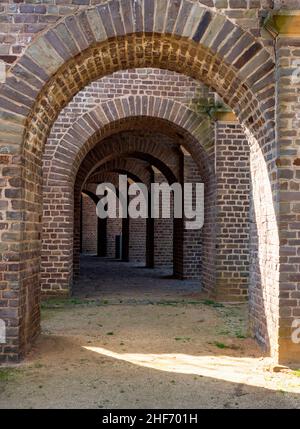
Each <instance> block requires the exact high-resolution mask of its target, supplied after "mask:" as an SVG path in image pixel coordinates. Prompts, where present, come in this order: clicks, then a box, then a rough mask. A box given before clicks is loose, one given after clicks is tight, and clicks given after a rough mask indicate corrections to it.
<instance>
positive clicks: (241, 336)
mask: <svg viewBox="0 0 300 429" xmlns="http://www.w3.org/2000/svg"><path fill="white" fill-rule="evenodd" d="M235 336H236V338H239V339H241V340H243V339H245V338H247V337H246V335H244V334H243V333H242V332H236V333H235Z"/></svg>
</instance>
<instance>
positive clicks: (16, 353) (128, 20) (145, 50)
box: [0, 0, 279, 360]
mask: <svg viewBox="0 0 300 429" xmlns="http://www.w3.org/2000/svg"><path fill="white" fill-rule="evenodd" d="M163 5H164V3H163V2H161V1H154V0H147V2H136V1H134V0H126V1H123V0H120V1H117V0H112V1H108V2H104V3H102V4H101V5H99V6H96V7H94V8H91V9H87V10H85V11H82V12H80V13H78V14H76V15H74V16H68V17H66V18H63V19H62V20H61V21H59V22H58V23H57V24H56V25H55V26H53V28H51V29H50V30H47V31H46V32H45V33H44V34H42V35H40V36H38V37H37V38H36V39H35V40H34V41H33V42H32V44H31V45H30V46H29V47H28V48H27V49H26V51H25V53H24V55H23V56H22V57H21V58H20V60H18V61H17V63H16V64H15V65H14V66H13V67H12V69H11V70H10V71H9V74H8V76H7V81H6V83H5V84H3V85H2V86H1V88H0V100H1V105H2V109H1V112H0V117H1V121H3V122H2V123H1V124H3V125H1V128H0V141H1V142H2V144H3V146H4V149H3V150H4V151H6V155H5V158H3V162H4V163H5V165H4V167H3V169H2V174H3V180H4V182H5V184H6V185H7V186H8V187H10V186H12V187H13V189H12V190H11V189H9V190H8V192H7V193H5V203H6V204H7V205H9V207H10V208H11V209H12V210H13V212H14V215H13V216H12V218H10V219H8V227H7V229H6V230H5V232H1V240H2V242H3V248H4V254H5V261H6V262H5V264H3V267H2V273H3V279H4V282H5V290H7V291H10V290H11V287H12V286H14V285H15V283H17V284H18V286H19V294H18V297H17V298H16V302H15V303H13V304H14V305H13V308H12V309H10V311H8V312H5V314H8V316H5V317H4V318H5V320H6V321H7V324H8V326H9V327H12V328H13V327H15V326H17V327H18V328H17V331H18V332H17V334H16V333H15V330H14V329H11V334H9V336H8V344H7V345H6V347H5V350H4V348H3V347H2V348H1V356H3V357H1V358H2V359H4V360H7V359H19V358H20V357H21V356H22V355H23V354H24V352H25V351H26V348H27V347H28V346H29V344H30V342H31V341H32V340H33V339H34V337H35V336H36V335H37V333H38V332H39V292H38V289H39V268H38V267H39V258H40V221H41V177H42V174H41V164H42V162H41V159H42V152H43V147H44V144H45V142H46V139H47V136H48V134H49V130H50V128H51V126H52V124H53V122H54V120H55V119H56V117H57V116H58V114H59V112H60V110H61V109H62V108H63V107H64V106H65V105H66V104H67V103H68V102H69V100H70V99H71V98H72V97H73V95H74V94H76V93H77V92H78V91H79V90H80V89H81V88H83V87H84V86H85V85H86V84H87V83H89V82H91V81H92V80H95V79H98V78H100V77H101V76H104V75H106V74H110V73H112V72H113V71H115V70H120V69H125V68H132V67H141V66H142V67H160V68H165V69H170V70H174V71H177V72H179V73H185V74H187V75H189V76H191V77H194V78H196V79H199V80H201V81H203V82H204V83H206V84H207V85H209V86H211V87H212V88H213V89H214V90H215V91H216V92H217V93H218V94H219V95H220V96H221V97H222V98H223V99H224V101H225V102H226V103H227V104H228V105H229V106H230V107H231V108H232V109H233V110H234V111H235V112H236V114H237V116H238V118H239V120H240V122H241V123H242V124H243V125H245V126H246V127H247V131H248V135H249V142H250V144H251V147H252V154H253V172H254V173H255V174H253V189H254V195H255V203H256V207H255V216H256V220H257V225H258V230H257V237H258V238H257V240H258V244H259V251H258V252H256V254H255V255H254V258H253V264H252V267H253V276H252V278H253V279H254V280H253V281H254V283H255V285H256V286H257V287H255V292H254V293H255V294H256V293H257V290H259V291H260V292H259V293H260V295H261V297H260V298H261V299H262V302H263V305H262V310H261V311H264V312H266V313H267V320H268V325H269V326H268V335H269V337H270V345H271V348H272V353H273V355H274V356H278V314H279V308H278V305H279V304H278V295H279V293H278V280H279V275H278V240H277V236H278V232H277V224H276V217H275V211H274V207H273V200H272V195H273V194H272V191H274V194H275V192H276V186H274V187H272V186H271V182H272V184H275V185H276V179H277V177H276V165H275V157H276V154H275V153H274V150H273V149H274V144H273V143H274V122H273V121H274V102H273V97H274V78H273V71H274V64H273V61H272V60H271V59H270V58H269V53H268V52H267V51H266V50H265V49H264V48H263V46H262V45H261V43H260V42H259V41H258V40H257V39H255V37H254V36H253V35H251V34H250V33H248V32H246V31H244V30H242V29H241V28H240V27H238V26H236V25H235V24H233V23H232V22H231V21H230V20H229V19H228V18H226V17H225V16H223V15H219V14H218V13H216V12H215V11H212V10H211V9H210V8H206V7H203V6H201V5H199V4H198V3H197V2H194V3H193V2H189V1H188V0H183V1H181V2H177V1H175V0H174V1H173V0H172V1H170V2H169V4H168V8H166V9H165V8H164V7H163ZM139 109H142V107H139ZM140 111H142V110H140ZM100 124H101V123H100ZM100 124H99V125H100ZM272 150H273V152H272ZM266 160H267V163H266ZM7 164H9V166H7ZM64 192H68V186H66V188H65V189H64ZM4 216H6V214H4ZM269 244H271V245H270V246H269ZM261 285H262V287H261ZM262 290H263V293H261V291H262ZM270 297H271V298H270ZM256 298H257V297H255V299H256ZM272 315H275V316H273V317H272ZM16 344H17V345H16Z"/></svg>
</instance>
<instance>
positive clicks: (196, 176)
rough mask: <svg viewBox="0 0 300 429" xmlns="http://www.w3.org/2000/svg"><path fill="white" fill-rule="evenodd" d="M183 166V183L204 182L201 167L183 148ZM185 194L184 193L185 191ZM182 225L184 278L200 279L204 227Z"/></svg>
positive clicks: (182, 272)
mask: <svg viewBox="0 0 300 429" xmlns="http://www.w3.org/2000/svg"><path fill="white" fill-rule="evenodd" d="M182 152H183V156H182V168H183V184H184V183H193V184H196V183H202V182H203V180H202V178H201V176H200V173H199V168H198V166H197V164H196V163H195V161H194V160H193V158H192V156H191V155H190V154H189V153H188V152H187V151H185V150H184V149H183V148H182ZM183 194H184V193H183ZM195 198H196V195H195V193H193V196H192V201H193V205H194V206H195ZM184 222H185V221H184V220H183V224H182V225H181V226H182V246H183V247H182V258H183V261H182V265H181V273H180V274H179V275H180V277H181V278H182V279H200V276H201V267H202V263H201V259H202V249H201V248H202V232H203V231H202V229H200V230H199V229H186V228H185V227H184Z"/></svg>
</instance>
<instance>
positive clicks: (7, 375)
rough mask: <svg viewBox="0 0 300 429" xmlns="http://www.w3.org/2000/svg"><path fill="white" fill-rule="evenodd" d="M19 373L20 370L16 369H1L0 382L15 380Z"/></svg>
mask: <svg viewBox="0 0 300 429" xmlns="http://www.w3.org/2000/svg"><path fill="white" fill-rule="evenodd" d="M19 373H20V370H18V369H15V368H0V382H1V381H2V382H7V381H12V380H15V378H16V377H17V376H18V375H19Z"/></svg>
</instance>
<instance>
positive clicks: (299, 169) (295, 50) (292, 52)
mask: <svg viewBox="0 0 300 429" xmlns="http://www.w3.org/2000/svg"><path fill="white" fill-rule="evenodd" d="M289 12H290V15H285V12H284V11H283V12H281V13H278V14H276V15H275V16H273V17H272V18H273V24H274V26H273V29H275V31H276V36H277V37H276V59H277V63H276V72H277V88H276V97H277V112H276V113H277V121H276V126H277V155H278V157H277V160H276V164H277V167H278V188H279V195H278V204H279V214H278V229H279V240H280V275H279V324H278V325H279V326H278V328H279V344H278V345H279V349H278V352H279V361H280V362H283V363H285V362H290V361H291V362H297V363H298V364H299V363H300V344H299V343H298V344H297V343H296V342H294V341H293V338H292V333H293V331H294V330H295V325H297V326H299V325H298V323H297V321H298V320H299V324H300V143H299V142H300V95H299V94H300V15H299V13H300V12H299V11H295V12H292V11H289ZM293 324H295V325H294V327H293Z"/></svg>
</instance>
